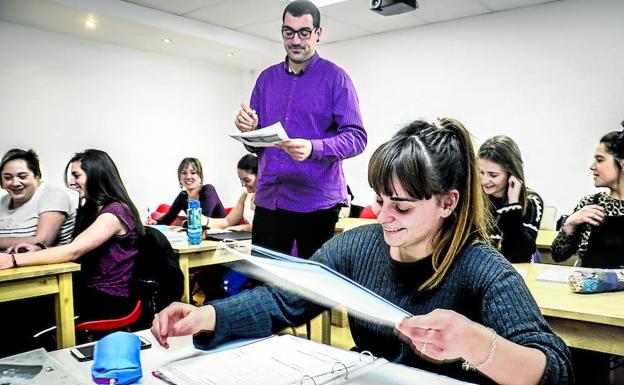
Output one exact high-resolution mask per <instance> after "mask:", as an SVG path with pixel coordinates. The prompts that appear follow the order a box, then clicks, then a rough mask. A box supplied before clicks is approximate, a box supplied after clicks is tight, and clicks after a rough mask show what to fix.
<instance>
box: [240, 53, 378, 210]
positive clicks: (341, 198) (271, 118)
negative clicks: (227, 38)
mask: <svg viewBox="0 0 624 385" xmlns="http://www.w3.org/2000/svg"><path fill="white" fill-rule="evenodd" d="M250 105H251V107H252V108H253V109H254V110H256V112H257V113H258V119H259V126H258V127H259V128H262V127H268V126H270V125H272V124H274V123H276V122H281V123H282V126H284V129H285V130H286V133H287V134H288V137H289V138H293V139H295V138H304V139H309V140H310V141H311V142H312V154H311V155H310V157H309V158H308V159H306V160H304V161H302V162H300V161H296V160H294V159H292V158H291V157H290V155H288V154H287V153H286V152H285V151H283V150H281V149H279V148H272V147H268V148H264V149H262V150H260V151H259V152H258V155H259V156H260V159H259V164H258V179H257V182H256V205H258V206H260V207H264V208H267V209H270V210H275V209H276V208H280V209H284V210H289V211H295V212H311V211H316V210H321V209H327V208H330V207H333V206H335V205H336V204H338V203H346V202H347V187H346V183H345V178H344V174H343V171H342V160H343V159H347V158H350V157H353V156H356V155H358V154H360V153H361V152H362V151H364V148H365V147H366V140H367V137H366V131H365V130H364V127H363V124H362V117H361V115H360V108H359V104H358V98H357V94H356V93H355V88H354V87H353V83H352V82H351V79H350V78H349V75H347V73H346V72H345V71H344V70H343V69H342V68H340V67H338V66H337V65H335V64H334V63H332V62H330V61H328V60H325V59H322V58H321V57H319V55H318V53H315V54H314V56H313V57H312V58H311V59H310V61H309V62H308V64H307V66H306V67H305V69H304V70H302V71H301V72H300V73H299V74H296V75H295V74H292V73H290V72H289V71H288V62H287V60H286V61H284V62H282V63H279V64H276V65H274V66H271V67H269V68H267V69H266V70H264V71H263V72H262V73H261V74H260V76H259V77H258V80H257V81H256V86H255V87H254V90H253V93H252V95H251V102H250Z"/></svg>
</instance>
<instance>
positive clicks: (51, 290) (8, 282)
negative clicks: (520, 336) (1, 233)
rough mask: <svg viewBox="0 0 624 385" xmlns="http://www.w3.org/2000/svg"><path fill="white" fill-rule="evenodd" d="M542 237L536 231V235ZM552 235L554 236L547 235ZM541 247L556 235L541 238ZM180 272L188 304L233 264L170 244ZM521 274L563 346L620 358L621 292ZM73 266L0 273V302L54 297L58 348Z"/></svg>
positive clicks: (68, 320) (324, 321)
mask: <svg viewBox="0 0 624 385" xmlns="http://www.w3.org/2000/svg"><path fill="white" fill-rule="evenodd" d="M354 219H355V218H348V219H347V220H343V221H342V223H339V226H337V232H342V231H346V230H348V229H350V228H353V227H355V226H357V225H359V224H365V223H374V221H375V220H359V221H357V220H356V221H354ZM540 233H542V232H540ZM553 233H554V234H553ZM543 234H544V239H545V241H544V242H543V243H541V245H542V247H544V245H546V243H547V242H548V239H550V242H552V239H554V237H555V236H556V232H549V233H543ZM173 248H174V251H175V252H176V253H177V254H178V256H179V260H180V268H181V270H182V272H183V273H184V276H185V282H186V285H185V288H184V294H183V300H184V301H185V302H189V300H190V288H189V286H188V282H189V279H188V278H189V277H188V276H189V269H190V268H193V267H198V266H208V265H214V264H221V263H227V262H232V261H235V260H237V259H238V258H237V257H236V256H233V255H231V254H222V253H216V251H217V249H218V248H219V242H215V241H204V242H202V244H200V245H197V246H188V245H185V244H175V245H174V247H173ZM515 266H516V267H517V268H518V269H519V270H520V271H525V272H526V274H525V281H526V283H527V286H528V287H529V290H530V291H531V293H532V295H533V296H534V298H535V300H536V302H537V304H538V305H539V307H540V309H541V311H542V314H544V316H545V317H546V319H547V320H548V322H549V324H550V325H551V327H552V328H553V330H555V332H556V333H557V334H559V335H560V336H561V337H562V338H563V339H564V341H565V342H566V343H567V344H568V345H569V346H572V347H580V348H585V349H591V350H595V351H600V352H606V353H611V354H617V355H624V307H622V306H621V304H622V303H624V292H615V293H600V294H591V295H581V294H575V293H572V292H571V291H570V289H569V288H568V286H567V285H566V284H560V283H550V282H540V281H536V280H535V277H536V276H537V275H538V274H539V273H540V272H541V271H543V270H544V269H547V268H548V267H549V265H546V264H516V265H515ZM79 269H80V266H79V265H78V264H76V263H71V262H68V263H59V264H52V265H41V266H27V267H18V268H14V269H7V270H1V271H0V302H5V301H12V300H19V299H23V298H30V297H36V296H41V295H54V296H55V310H56V321H57V326H58V328H57V341H58V347H59V348H64V347H69V346H73V345H74V344H75V332H74V319H73V315H74V314H73V295H72V273H73V272H74V271H78V270H79ZM330 330H331V326H330V323H329V317H327V316H325V317H321V320H320V332H319V324H318V321H317V322H316V323H315V326H314V331H313V336H316V338H314V339H316V340H320V341H322V342H324V343H330V341H331V340H330Z"/></svg>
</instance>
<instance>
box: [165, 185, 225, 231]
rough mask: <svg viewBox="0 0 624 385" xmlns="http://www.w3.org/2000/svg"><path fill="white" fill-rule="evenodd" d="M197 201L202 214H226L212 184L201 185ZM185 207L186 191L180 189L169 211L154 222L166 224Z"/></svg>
mask: <svg viewBox="0 0 624 385" xmlns="http://www.w3.org/2000/svg"><path fill="white" fill-rule="evenodd" d="M199 203H200V205H201V209H202V215H205V216H207V217H211V218H225V216H226V215H227V213H226V212H225V208H224V207H223V203H221V199H219V195H218V194H217V190H215V188H214V186H213V185H211V184H205V185H203V186H202V189H201V190H200V191H199ZM187 209H188V194H187V192H186V191H182V192H180V194H178V196H177V197H176V199H175V200H174V201H173V203H172V204H171V208H170V209H169V211H167V213H166V214H165V215H163V216H162V217H160V218H158V219H157V220H156V222H158V224H160V225H168V224H170V223H171V222H173V221H174V220H175V219H176V218H177V216H178V213H179V212H180V210H184V212H186V210H187Z"/></svg>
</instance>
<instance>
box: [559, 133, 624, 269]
mask: <svg viewBox="0 0 624 385" xmlns="http://www.w3.org/2000/svg"><path fill="white" fill-rule="evenodd" d="M589 169H590V170H591V172H592V174H593V175H594V186H596V187H605V188H607V191H604V192H598V193H595V194H591V195H588V196H586V197H584V198H583V199H581V201H580V202H579V203H578V204H577V205H576V207H575V208H574V213H573V214H572V215H570V216H569V217H568V218H567V219H566V221H565V223H564V225H563V226H562V227H561V230H560V231H559V234H557V238H555V240H554V241H553V244H552V257H553V259H554V260H555V261H556V262H561V261H564V260H566V259H568V258H570V257H571V256H572V255H573V254H574V253H578V256H579V258H580V261H581V263H580V265H581V266H584V267H600V268H622V267H624V130H622V131H611V132H609V133H608V134H606V135H604V136H603V137H602V138H600V142H599V143H598V146H597V147H596V150H595V151H594V161H593V162H592V164H591V166H590V167H589Z"/></svg>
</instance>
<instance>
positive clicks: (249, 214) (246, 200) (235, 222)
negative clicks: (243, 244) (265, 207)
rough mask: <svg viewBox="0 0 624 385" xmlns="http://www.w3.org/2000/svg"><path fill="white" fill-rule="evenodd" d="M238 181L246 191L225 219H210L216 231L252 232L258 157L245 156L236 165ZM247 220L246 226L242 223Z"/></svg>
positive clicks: (209, 223)
mask: <svg viewBox="0 0 624 385" xmlns="http://www.w3.org/2000/svg"><path fill="white" fill-rule="evenodd" d="M236 169H237V172H238V179H240V181H241V185H242V186H243V187H244V188H245V191H243V193H242V194H241V196H240V198H238V202H237V203H236V206H234V207H232V210H230V212H229V213H228V214H227V216H226V217H225V218H208V226H210V227H211V228H215V229H226V230H232V231H251V223H252V221H253V215H254V210H255V208H256V203H255V200H254V197H255V195H256V194H255V193H256V174H258V157H257V156H255V155H253V154H247V155H245V156H243V157H242V158H241V159H240V160H239V161H238V164H237V165H236ZM243 219H245V221H246V222H247V223H246V224H243V225H241V224H240V222H241V221H242V220H243Z"/></svg>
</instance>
